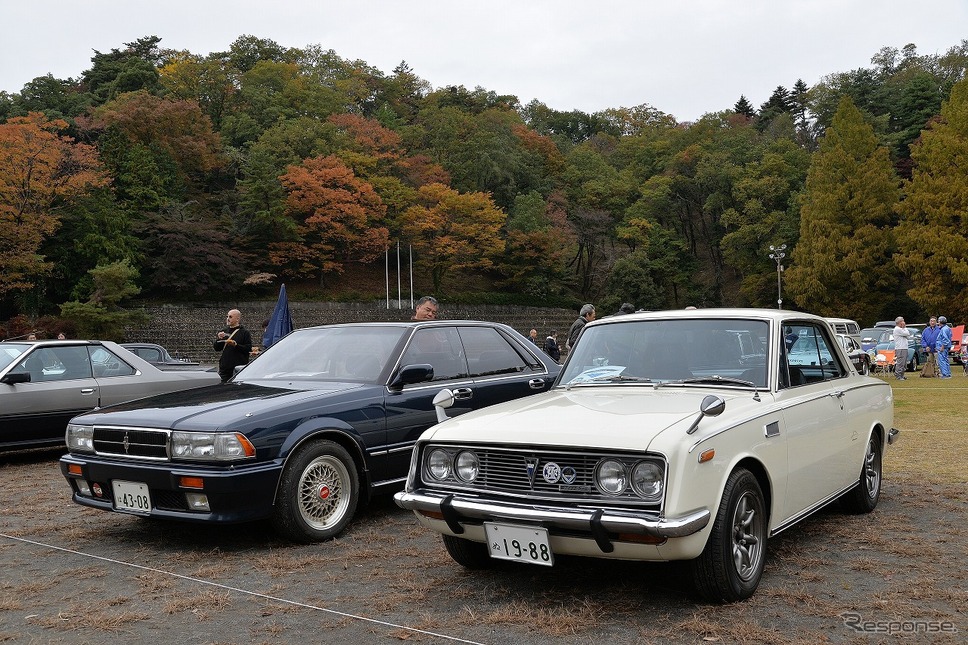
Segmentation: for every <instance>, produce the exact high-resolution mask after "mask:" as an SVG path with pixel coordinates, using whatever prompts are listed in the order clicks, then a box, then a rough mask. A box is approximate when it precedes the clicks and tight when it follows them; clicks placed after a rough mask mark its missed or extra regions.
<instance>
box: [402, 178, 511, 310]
mask: <svg viewBox="0 0 968 645" xmlns="http://www.w3.org/2000/svg"><path fill="white" fill-rule="evenodd" d="M418 200H419V202H420V203H419V204H418V205H415V206H411V207H410V208H408V209H407V210H406V211H404V212H403V214H402V215H401V220H402V222H403V234H404V236H405V237H407V238H408V239H409V240H410V243H411V244H412V245H413V249H414V251H415V252H416V254H417V265H418V266H422V267H424V268H425V269H427V270H429V271H430V275H431V279H432V280H433V283H434V292H436V293H440V288H441V285H442V284H443V280H444V277H445V276H446V275H447V274H448V273H449V272H450V271H454V270H456V271H460V270H467V269H487V268H490V267H491V266H492V265H493V260H494V258H496V257H497V256H499V255H500V254H501V253H502V252H503V251H504V239H503V238H502V237H501V227H502V226H504V223H505V222H506V221H507V213H505V212H504V211H502V210H501V209H499V208H498V207H497V206H495V205H494V202H493V200H491V198H490V196H489V195H487V194H486V193H480V192H475V193H460V192H458V191H456V190H454V189H453V188H450V187H448V186H444V185H443V184H428V185H426V186H421V187H420V189H419V190H418Z"/></svg>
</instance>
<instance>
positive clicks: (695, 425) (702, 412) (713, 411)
mask: <svg viewBox="0 0 968 645" xmlns="http://www.w3.org/2000/svg"><path fill="white" fill-rule="evenodd" d="M725 409H726V401H724V400H723V399H722V398H721V397H718V396H716V395H715V394H710V395H708V396H706V398H704V399H703V400H702V403H700V404H699V416H698V417H696V420H695V421H693V422H692V425H691V426H690V427H689V429H688V430H686V434H692V433H693V432H695V431H696V430H698V429H699V422H700V421H702V420H703V418H704V417H718V416H719V415H720V414H722V413H723V410H725Z"/></svg>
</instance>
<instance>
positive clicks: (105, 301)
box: [60, 260, 145, 341]
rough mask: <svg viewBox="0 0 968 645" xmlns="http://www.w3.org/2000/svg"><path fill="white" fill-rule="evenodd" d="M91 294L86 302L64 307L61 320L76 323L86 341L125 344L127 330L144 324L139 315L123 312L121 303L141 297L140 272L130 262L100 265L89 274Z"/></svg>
mask: <svg viewBox="0 0 968 645" xmlns="http://www.w3.org/2000/svg"><path fill="white" fill-rule="evenodd" d="M89 273H90V276H91V285H92V286H91V290H90V293H89V295H88V298H87V300H86V301H85V302H80V301H79V300H72V301H70V302H65V303H64V304H62V305H61V307H60V309H61V317H63V318H66V319H68V320H70V321H72V322H73V323H74V326H75V328H76V330H77V333H78V334H79V335H80V336H81V337H85V338H98V339H102V340H116V341H122V340H124V338H123V336H124V329H125V327H128V326H131V325H135V324H138V323H143V322H144V320H145V316H144V314H143V313H142V312H140V311H131V310H127V309H124V308H123V307H122V306H121V303H122V302H123V301H125V300H127V299H129V298H131V297H133V296H136V295H138V294H139V293H140V292H141V289H139V288H138V286H137V285H136V284H135V283H136V281H137V279H138V270H137V269H135V268H134V267H132V266H131V264H130V263H129V262H128V261H127V260H121V261H119V262H112V263H111V264H103V265H98V266H97V267H95V268H93V269H91V270H90V272H89Z"/></svg>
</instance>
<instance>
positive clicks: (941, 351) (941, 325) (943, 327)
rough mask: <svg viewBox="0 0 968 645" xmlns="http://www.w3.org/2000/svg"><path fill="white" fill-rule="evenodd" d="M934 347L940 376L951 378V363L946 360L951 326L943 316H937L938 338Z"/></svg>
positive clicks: (949, 344) (949, 348)
mask: <svg viewBox="0 0 968 645" xmlns="http://www.w3.org/2000/svg"><path fill="white" fill-rule="evenodd" d="M934 349H935V351H937V352H938V369H939V371H940V372H941V378H951V364H950V363H949V362H948V352H950V351H951V327H949V326H948V319H947V318H945V317H944V316H939V317H938V339H937V340H936V341H935V343H934Z"/></svg>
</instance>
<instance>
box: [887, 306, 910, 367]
mask: <svg viewBox="0 0 968 645" xmlns="http://www.w3.org/2000/svg"><path fill="white" fill-rule="evenodd" d="M891 337H892V338H893V339H894V378H896V379H897V380H899V381H906V380H907V377H906V376H904V371H905V370H906V369H907V362H908V358H907V357H908V344H909V342H910V339H911V330H910V329H908V328H907V325H905V324H904V317H903V316H898V317H897V318H895V319H894V331H893V332H892V333H891Z"/></svg>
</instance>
